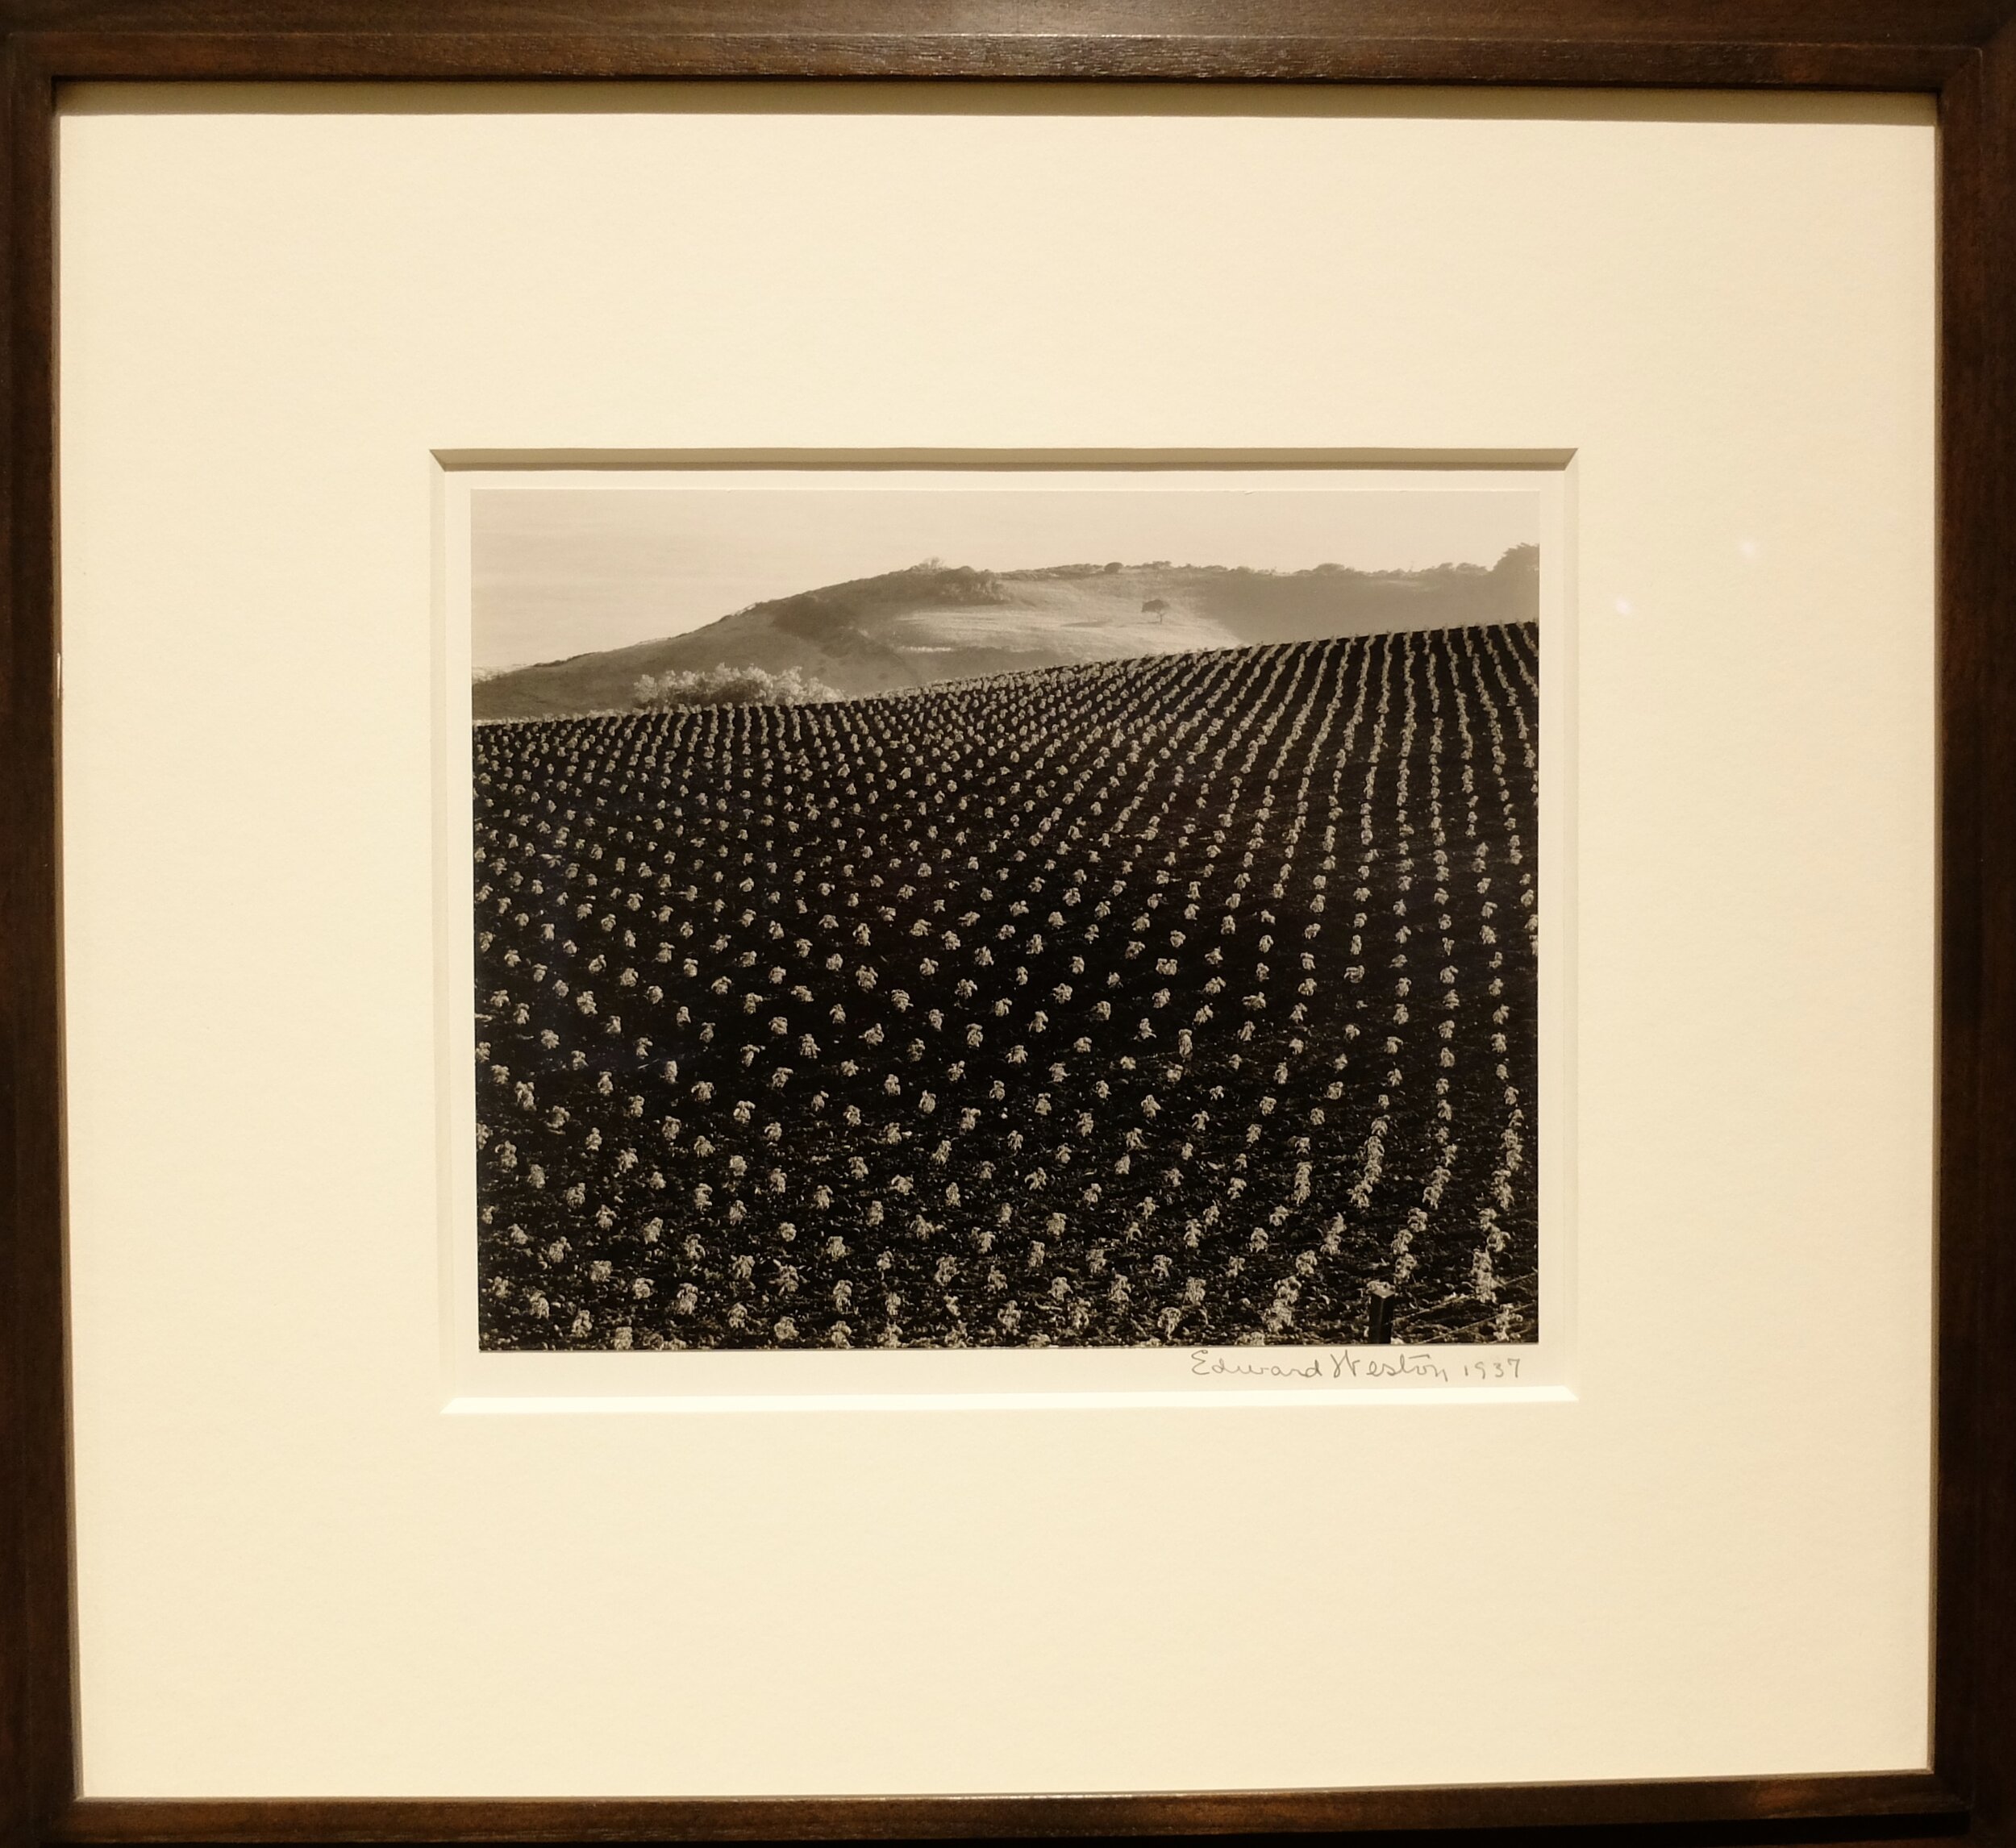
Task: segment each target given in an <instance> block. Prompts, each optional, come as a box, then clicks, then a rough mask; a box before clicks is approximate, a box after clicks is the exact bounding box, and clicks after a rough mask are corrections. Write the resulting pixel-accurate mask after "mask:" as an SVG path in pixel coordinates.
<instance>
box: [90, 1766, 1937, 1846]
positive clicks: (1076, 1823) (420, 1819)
mask: <svg viewBox="0 0 2016 1848" xmlns="http://www.w3.org/2000/svg"><path fill="white" fill-rule="evenodd" d="M292 1808H294V1806H291V1805H277V1804H256V1803H255V1804H218V1803H189V1804H176V1803H160V1804H119V1803H83V1804H78V1805H77V1806H76V1808H73V1810H71V1811H70V1812H69V1813H68V1814H67V1815H66V1816H65V1818H64V1819H63V1821H62V1823H61V1825H60V1830H59V1838H60V1839H61V1840H63V1841H65V1842H140V1841H162V1840H170V1841H176V1842H260V1841H266V1840H270V1839H273V1838H275V1834H276V1831H277V1829H285V1827H286V1826H287V1825H288V1823H289V1815H288V1814H287V1812H288V1811H289V1810H290V1809H292ZM1963 1809H1964V1806H1963V1805H1962V1804H1961V1803H1960V1800H1959V1799H1958V1798H1957V1797H1956V1796H1954V1795H1953V1794H1952V1793H1951V1792H1949V1791H1947V1790H1946V1789H1944V1788H1943V1786H1941V1785H1940V1784H1939V1783H1938V1782H1937V1780H1936V1779H1933V1778H1931V1777H1929V1776H1927V1775H1923V1774H1919V1775H1904V1776H1897V1777H1887V1778H1805V1779H1778V1780H1766V1779H1740V1780H1739V1779H1730V1780H1727V1781H1723V1780H1715V1779H1702V1780H1699V1781H1689V1782H1686V1783H1664V1784H1656V1785H1651V1784H1624V1783H1615V1784H1605V1783H1594V1784H1555V1785H1544V1784H1536V1785H1530V1786H1527V1787H1525V1788H1519V1789H1517V1790H1512V1791H1508V1790H1505V1789H1499V1788H1475V1789H1470V1788H1460V1789H1427V1790H1382V1791H1314V1790H1302V1791H1251V1792H1248V1791H1212V1792H1166V1793H1163V1792H1158V1793H1152V1794H1148V1795H1141V1796H969V1797H869V1798H861V1797H812V1798H767V1799H758V1800H719V1799H705V1798H703V1799H697V1800H691V1799H689V1800H685V1801H676V1802H657V1803H649V1802H646V1803H636V1802H631V1803H601V1804H582V1803H489V1804H454V1803H336V1804H317V1805H314V1810H315V1828H316V1831H317V1835H316V1838H317V1839H327V1840H341V1841H346V1842H433V1841H497V1842H572V1841H590V1840H603V1841H648V1840H657V1839H694V1840H707V1841H731V1842H762V1841H824V1840H837V1839H843V1838H892V1837H894V1838H910V1839H917V1838H957V1837H974V1836H978V1837H983V1838H992V1839H999V1838H1027V1837H1032V1836H1052V1835H1065V1836H1115V1835H1197V1834H1233V1833H1237V1834H1257V1833H1310V1832H1312V1831H1335V1830H1340V1829H1348V1830H1352V1831H1354V1832H1355V1831H1361V1830H1376V1829H1385V1830H1391V1829H1420V1828H1423V1827H1427V1828H1433V1829H1476V1828H1480V1827H1484V1826H1489V1825H1497V1826H1500V1827H1513V1828H1523V1829H1562V1828H1569V1827H1583V1828H1585V1827H1591V1826H1600V1825H1613V1826H1614V1825H1618V1824H1620V1823H1627V1822H1631V1821H1637V1820H1639V1818H1641V1817H1643V1816H1645V1815H1647V1813H1656V1814H1658V1815H1659V1816H1660V1818H1661V1820H1662V1821H1665V1822H1667V1823H1669V1824H1670V1823H1677V1822H1687V1821H1710V1822H1713V1821H1722V1820H1724V1819H1726V1818H1728V1817H1732V1816H1733V1817H1747V1818H1754V1819H1761V1820H1766V1821H1768V1820H1773V1819H1776V1818H1779V1817H1861V1818H1867V1817H1876V1816H1883V1817H1901V1818H1906V1819H1910V1821H1913V1822H1917V1823H1922V1822H1924V1821H1928V1820H1930V1819H1933V1818H1936V1817H1942V1816H1957V1815H1958V1814H1960V1813H1961V1812H1962V1811H1963Z"/></svg>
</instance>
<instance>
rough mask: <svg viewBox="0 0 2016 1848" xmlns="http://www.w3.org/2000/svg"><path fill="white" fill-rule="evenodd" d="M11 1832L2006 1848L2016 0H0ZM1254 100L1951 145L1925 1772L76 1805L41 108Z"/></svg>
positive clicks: (1, 1564) (299, 1837) (5, 1512)
mask: <svg viewBox="0 0 2016 1848" xmlns="http://www.w3.org/2000/svg"><path fill="white" fill-rule="evenodd" d="M0 21H3V22H4V23H5V29H6V88H5V92H4V102H3V104H0V110H4V123H3V125H0V148H4V151H5V152H4V159H5V164H6V176H5V189H4V193H3V194H0V198H4V210H5V213H6V264H7V268H6V289H5V293H4V295H3V296H0V318H3V321H4V325H3V329H0V341H3V342H4V352H5V366H4V379H5V398H4V407H3V409H0V417H4V421H5V431H6V439H5V444H4V454H3V455H0V471H3V472H0V549H3V550H4V554H5V561H4V572H3V573H0V600H3V601H4V611H5V617H4V620H5V639H4V647H0V728H3V730H0V735H4V744H3V745H0V749H4V751H5V754H6V755H5V759H4V762H5V766H6V798H5V802H4V805H3V810H0V812H3V813H4V823H3V824H0V864H3V865H4V869H5V882H4V888H3V889H0V901H3V902H4V906H5V909H4V914H3V915H4V935H5V943H6V964H5V977H4V981H3V982H0V1009H4V1013H3V1014H0V1019H3V1020H4V1037H3V1038H0V1045H3V1046H4V1064H0V1084H3V1085H4V1097H3V1099H0V1101H3V1103H4V1111H3V1113H0V1201H4V1219H3V1220H0V1236H3V1237H4V1240H5V1245H4V1249H0V1288H4V1292H5V1295H4V1317H5V1319H4V1321H0V1829H4V1832H5V1833H4V1840H5V1843H6V1844H7V1845H9V1848H11V1845H12V1844H15V1843H16V1842H19V1843H22V1844H33V1845H35V1848H40V1844H43V1843H54V1842H263V1841H273V1842H281V1841H285V1842H323V1841H327V1842H338V1841H410V1842H430V1841H441V1842H449V1841H453V1842H469V1841H485V1840H494V1841H569V1840H573V1841H589V1840H603V1841H615V1840H623V1841H645V1840H654V1839H656V1840H677V1839H699V1838H723V1839H738V1840H750V1839H766V1838H767V1839H798V1840H805V1839H820V1838H847V1837H871V1836H884V1837H889V1836H914V1837H922V1836H960V1837H1004V1836H1023V1835H1038V1834H1069V1835H1078V1836H1098V1835H1123V1834H1124V1835H1135V1836H1139V1835H1180V1834H1201V1833H1254V1834H1259V1833H1277V1832H1291V1831H1314V1830H1342V1829H1351V1830H1357V1831H1398V1830H1407V1831H1414V1832H1418V1831H1423V1830H1427V1831H1432V1832H1436V1833H1440V1834H1443V1835H1448V1834H1452V1833H1454V1832H1461V1833H1462V1835H1463V1836H1464V1838H1465V1839H1466V1840H1468V1838H1470V1837H1472V1836H1473V1835H1475V1834H1477V1833H1486V1832H1488V1833H1491V1834H1493V1835H1496V1836H1500V1837H1503V1836H1506V1835H1508V1834H1517V1835H1518V1836H1519V1837H1520V1838H1522V1840H1524V1839H1530V1838H1531V1835H1532V1833H1533V1832H1535V1831H1539V1830H1544V1831H1547V1833H1548V1834H1549V1836H1550V1838H1551V1837H1552V1836H1553V1835H1554V1834H1555V1833H1556V1832H1558V1831H1561V1830H1571V1831H1573V1832H1575V1833H1577V1834H1579V1835H1581V1836H1583V1837H1584V1838H1591V1839H1593V1838H1601V1839H1602V1841H1604V1842H1606V1843H1608V1842H1615V1841H1618V1840H1621V1839H1622V1838H1627V1837H1628V1838H1631V1839H1633V1840H1635V1841H1643V1842H1720V1843H1727V1844H1731V1845H1735V1844H1739V1843H1751V1842H1759V1843H1761V1842H1795V1841H1796V1842H1806V1843H1818V1842H1849V1841H1855V1842H1872V1841H1881V1842H1931V1841H1934V1840H1943V1841H1955V1840H1964V1841H1966V1842H1973V1843H1978V1844H1981V1845H1983V1848H1987V1845H1989V1844H1993V1845H1996V1848H2011V1845H2016V1243H2013V1242H2012V1238H2011V1230H2012V1228H2011V1210H2010V1209H2011V1201H2012V1198H2016V0H942V3H940V4H938V5H936V6H934V7H933V8H932V9H931V13H930V15H929V16H928V17H927V16H926V15H924V14H923V11H922V10H920V9H919V8H918V6H916V5H915V4H914V0H853V3H851V4H850V3H849V0H744V3H742V4H739V5H737V4H736V3H735V0H0ZM605 77H633V78H654V77H681V78H723V77H762V78H776V79H780V80H795V81H810V80H818V79H822V78H843V77H844V78H877V79H889V80H892V81H901V80H906V79H908V80H914V79H918V78H973V77H989V78H998V79H1046V80H1053V81H1055V80H1072V81H1086V80H1115V79H1117V80H1127V81H1160V80H1181V81H1190V82H1212V81H1218V82H1224V81H1276V82H1294V83H1343V82H1352V83H1368V82H1377V83H1465V84H1497V85H1512V84H1517V85H1639V86H1668V87H1671V86H1687V87H1749V88H1763V87H1770V88H1779V89H1796V88H1809V89H1878V90H1895V91H1918V92H1924V93H1928V94H1931V95H1933V96H1935V97H1936V98H1937V99H1938V107H1939V135H1940V169H1939V173H1940V177H1939V186H1940V214H1941V242H1940V254H1939V267H1940V277H1939V283H1940V302H1941V310H1940V313H1941V385H1940V394H1941V395H1940V412H1939V431H1940V435H1939V443H1940V454H1939V466H1940V483H1941V487H1940V493H1941V514H1940V548H1941V571H1940V608H1939V648H1940V693H1939V700H1940V715H1941V744H1940V778H1941V784H1940V789H1941V810H1940V820H1939V829H1940V843H1941V862H1940V873H1939V904H1940V956H1941V964H1940V989H1939V1047H1940V1051H1939V1085H1940V1097H1939V1105H1940V1110H1939V1125H1940V1126H1939V1238H1940V1247H1939V1343H1938V1355H1939V1359H1938V1380H1937V1382H1936V1384H1937V1393H1938V1407H1939V1419H1938V1482H1939V1488H1938V1493H1937V1507H1936V1511H1935V1512H1936V1517H1937V1522H1938V1551H1937V1571H1938V1596H1937V1611H1936V1617H1937V1638H1938V1641H1937V1650H1936V1661H1935V1752H1934V1768H1933V1769H1932V1770H1931V1771H1924V1772H1918V1773H1912V1774H1908V1775H1870V1776H1828V1777H1800V1776H1783V1777H1765V1778H1743V1779H1715V1780H1701V1781H1690V1782H1684V1783H1595V1784H1582V1785H1552V1786H1542V1785H1510V1786H1505V1787H1502V1788H1447V1789H1410V1790H1384V1791H1369V1792H1365V1791H1336V1790H1306V1791H1282V1792H1263V1793H1252V1792H1206V1793H1176V1792H1168V1793H1154V1794H1148V1795H1139V1796H1068V1795H1065V1796H1014V1797H1002V1796H978V1795H976V1796H960V1797H907V1796H889V1797H853V1798H807V1799H788V1800H786V1799H760V1800H745V1799H735V1798H719V1799H712V1798H710V1799H706V1800H683V1799H682V1800H664V1801H652V1802H638V1801H618V1802H590V1801H578V1802H577V1801H556V1802H504V1801H494V1800H485V1799H482V1798H480V1797H478V1798H474V1799H472V1800H466V1801H456V1802H433V1801H427V1802H420V1801H414V1802H400V1801H385V1802H347V1801H346V1802H333V1801H327V1800H315V1799H314V1798H312V1797H303V1798H302V1799H301V1800H288V1801H264V1800H260V1801H235V1800H233V1801H205V1802H160V1803H153V1802H128V1801H117V1802H111V1801H102V1800H89V1799H84V1800H80V1799H79V1798H78V1797H77V1795H76V1777H75V1771H74V1746H75V1741H74V1738H73V1721H72V1708H73V1695H72V1661H71V1627H72V1625H71V1620H72V1601H71V1590H70V1587H71V1529H70V1509H69V1490H68V1442H67V1437H66V1426H65V1289H64V1259H63V1180H62V1175H63V1168H62V1134H63V1102H62V1067H61V1058H60V1009H61V993H60V961H59V947H58V941H59V940H58V930H57V922H58V903H59V885H58V865H59V852H58V850H59V791H58V788H57V778H56V700H55V666H56V633H57V613H56V566H55V556H56V553H55V541H56V486H55V477H54V436H55V415H56V404H55V355H54V332H53V330H54V321H53V306H54V303H53V295H54V288H55V272H54V261H53V258H54V249H53V231H54V227H53V211H52V205H53V174H52V158H51V156H52V124H53V118H54V110H55V105H56V94H57V91H58V88H59V86H60V85H61V84H62V83H64V82H65V81H66V80H70V79H83V78H98V79H156V80H161V79H177V80H185V79H186V80H197V79H206V80H224V79H273V80H289V81H299V80H322V81H331V80H349V79H364V78H393V79H414V78H429V79H437V80H452V81H466V80H475V79H485V78H487V79H552V78H605Z"/></svg>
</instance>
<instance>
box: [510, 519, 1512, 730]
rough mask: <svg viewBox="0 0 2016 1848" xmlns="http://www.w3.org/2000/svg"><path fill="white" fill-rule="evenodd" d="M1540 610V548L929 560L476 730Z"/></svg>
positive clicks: (769, 605) (646, 654) (590, 664)
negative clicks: (650, 691)
mask: <svg viewBox="0 0 2016 1848" xmlns="http://www.w3.org/2000/svg"><path fill="white" fill-rule="evenodd" d="M1538 614H1539V552H1538V549H1537V548H1536V547H1533V546H1530V545H1529V546H1515V547H1513V548H1512V550H1510V551H1508V552H1506V554H1505V556H1503V557H1502V558H1501V559H1500V560H1498V562H1497V564H1495V565H1492V566H1489V567H1486V566H1484V565H1475V564H1444V565H1438V566H1436V567H1435V568H1433V569H1431V570H1427V571H1413V572H1399V571H1393V572H1364V571H1354V570H1349V569H1347V568H1343V567H1341V566H1337V565H1319V566H1318V567H1317V568H1314V570H1311V571H1300V572H1267V571H1255V570H1249V569H1245V568H1233V567H1227V566H1220V565H1173V564H1167V563H1162V562H1157V563H1155V564H1138V565H1121V564H1105V565H1100V564H1064V565H1053V566H1049V567H1046V568H1041V569H1037V570H1025V571H1002V572H993V571H982V570H977V569H975V568H972V567H970V566H956V565H955V566H947V565H943V564H939V563H937V562H936V561H935V560H934V561H932V562H931V563H929V564H921V565H917V566H914V567H912V568H910V569H909V570H906V571H897V572H886V573H885V574H883V575H882V576H878V577H865V578H858V579H856V580H853V581H850V582H848V583H843V584H831V585H823V586H822V587H821V588H819V589H815V590H806V591H802V592H800V593H797V594H796V595H793V596H790V597H777V598H775V599H773V600H772V601H768V602H764V603H757V604H752V605H751V606H750V607H748V609H746V610H737V611H735V613H734V614H732V615H728V616H723V618H720V620H719V621H718V622H710V623H709V624H707V625H706V626H705V627H704V628H700V629H694V630H690V631H688V632H687V633H685V634H684V635H672V636H668V637H666V638H664V639H662V640H659V641H652V642H639V643H635V644H634V645H632V646H631V647H627V648H612V649H608V650H605V651H602V652H600V653H596V654H587V655H576V656H571V657H570V658H569V659H567V660H557V661H545V662H540V663H539V664H535V665H534V666H531V667H525V668H514V669H512V670H511V671H510V672H506V673H502V674H498V675H495V676H492V677H490V678H488V679H485V680H480V681H477V683H476V685H475V687H474V689H473V705H474V711H475V716H476V718H478V719H479V720H481V719H498V718H562V717H568V716H572V715H576V714H585V713H593V712H609V711H616V710H623V709H624V708H626V707H627V706H628V705H630V703H631V696H632V691H633V689H634V688H635V685H636V682H637V681H638V679H639V677H640V676H643V675H645V674H663V673H665V672H669V671H672V670H677V669H705V668H714V667H721V666H731V667H744V666H749V667H758V668H764V670H766V671H767V672H772V673H778V672H783V671H784V670H785V669H787V668H793V667H795V668H799V669H800V670H802V672H804V673H806V674H807V675H809V676H811V677H812V678H813V679H814V680H817V681H823V683H824V684H825V685H828V686H831V687H833V688H835V689H837V690H838V691H839V692H840V693H843V694H845V695H847V696H848V697H857V696H860V695H865V694H872V693H888V692H891V691H896V690H900V689H906V688H911V687H919V686H928V685H935V684H937V683H939V682H941V681H964V680H973V679H977V678H979V677H981V676H985V675H989V674H998V673H1014V672H1022V671H1024V670H1027V669H1029V668H1052V667H1066V666H1070V665H1073V664H1078V663H1081V662H1087V661H1112V660H1127V659H1131V658H1134V657H1137V656H1152V655H1168V654H1181V653H1187V652H1189V651H1193V650H1196V649H1201V648H1231V647H1251V646H1253V645H1256V644H1258V643H1275V642H1305V641H1313V640H1318V639H1322V638H1323V637H1326V636H1331V635H1380V634H1390V633H1395V632H1397V631H1406V630H1427V629H1447V628H1456V627H1462V626H1469V625H1472V624H1477V623H1499V622H1531V621H1533V620H1535V618H1536V617H1537V615H1538Z"/></svg>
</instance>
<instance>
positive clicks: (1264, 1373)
mask: <svg viewBox="0 0 2016 1848" xmlns="http://www.w3.org/2000/svg"><path fill="white" fill-rule="evenodd" d="M1190 1372H1191V1375H1192V1376H1193V1377H1194V1378H1196V1379H1199V1380H1210V1379H1218V1378H1226V1377H1233V1376H1236V1377H1239V1378H1242V1379H1248V1380H1320V1381H1325V1382H1327V1381H1330V1380H1429V1381H1433V1382H1435V1383H1436V1384H1441V1385H1445V1386H1447V1385H1460V1384H1465V1383H1468V1384H1477V1383H1478V1382H1481V1381H1493V1380H1496V1381H1510V1380H1517V1379H1518V1377H1519V1356H1518V1355H1504V1356H1502V1357H1501V1356H1498V1355H1487V1356H1485V1357H1484V1358H1482V1359H1476V1360H1463V1361H1456V1360H1441V1359H1437V1358H1436V1357H1435V1354H1434V1353H1433V1352H1432V1351H1430V1350H1427V1349H1408V1348H1395V1349H1391V1350H1389V1351H1382V1352H1380V1353H1377V1354H1364V1353H1359V1354H1354V1353H1352V1352H1351V1351H1348V1350H1347V1349H1343V1348H1326V1349H1324V1350H1322V1351H1321V1352H1319V1353H1314V1354H1310V1355H1306V1356H1302V1357H1298V1358H1297V1359H1293V1360H1290V1359H1271V1360H1257V1359H1256V1360H1246V1359H1239V1358H1238V1357H1237V1356H1236V1355H1229V1354H1216V1353H1214V1352H1213V1351H1211V1350H1210V1348H1208V1347H1199V1348H1195V1349H1193V1350H1192V1351H1191V1354H1190Z"/></svg>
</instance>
